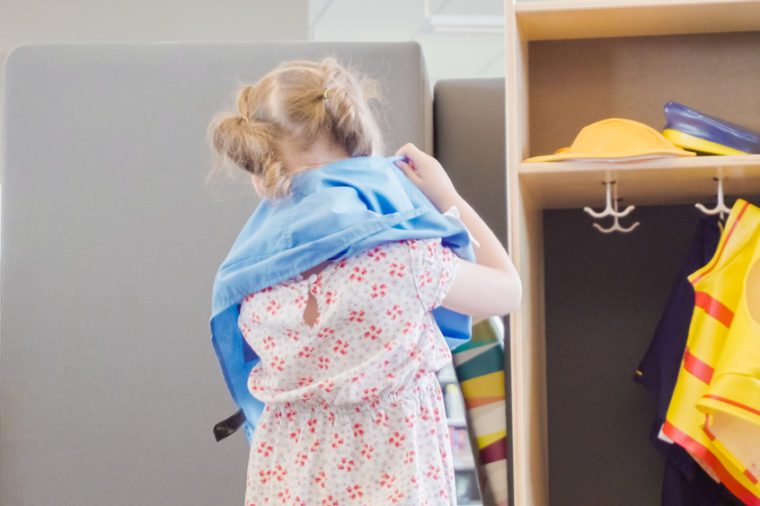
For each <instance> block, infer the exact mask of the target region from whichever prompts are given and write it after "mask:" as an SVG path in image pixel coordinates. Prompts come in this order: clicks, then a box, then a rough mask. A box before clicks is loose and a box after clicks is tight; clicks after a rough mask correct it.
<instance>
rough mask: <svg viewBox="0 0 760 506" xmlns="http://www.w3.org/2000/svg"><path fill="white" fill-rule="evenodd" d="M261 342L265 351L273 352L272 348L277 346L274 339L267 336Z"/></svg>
mask: <svg viewBox="0 0 760 506" xmlns="http://www.w3.org/2000/svg"><path fill="white" fill-rule="evenodd" d="M261 342H262V344H263V346H264V349H265V350H271V349H272V348H274V347H275V346H277V344H276V343H275V342H274V337H272V336H266V337H265V338H264V339H262V340H261Z"/></svg>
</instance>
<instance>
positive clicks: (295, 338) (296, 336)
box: [285, 329, 301, 341]
mask: <svg viewBox="0 0 760 506" xmlns="http://www.w3.org/2000/svg"><path fill="white" fill-rule="evenodd" d="M285 335H286V336H288V337H289V338H290V339H292V340H293V341H298V340H299V339H300V337H301V333H300V332H298V331H297V330H295V329H286V330H285Z"/></svg>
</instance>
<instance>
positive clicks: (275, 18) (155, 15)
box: [0, 0, 309, 171]
mask: <svg viewBox="0 0 760 506" xmlns="http://www.w3.org/2000/svg"><path fill="white" fill-rule="evenodd" d="M308 18H309V16H308V2H307V0H216V1H208V0H206V1H198V0H195V1H192V2H186V1H182V0H109V1H107V2H94V1H92V0H66V1H63V2H62V1H60V0H34V1H32V2H25V1H23V0H6V1H5V2H2V3H0V61H2V60H4V59H5V57H6V55H7V54H8V52H9V51H11V49H13V47H15V46H17V45H19V44H29V43H37V44H38V43H50V42H158V41H163V42H166V41H218V42H223V41H235V42H251V41H257V40H306V39H307V38H308ZM1 80H2V69H1V68H0V82H1ZM50 85H51V86H55V85H56V83H50ZM0 86H1V85H0ZM2 93H3V90H2V88H1V87H0V96H2ZM2 113H3V111H2V101H0V118H2V116H3V114H2ZM2 128H3V126H2V123H0V132H1V131H2ZM0 171H2V167H0Z"/></svg>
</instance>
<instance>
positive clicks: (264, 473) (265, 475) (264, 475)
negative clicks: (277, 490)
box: [259, 469, 272, 484]
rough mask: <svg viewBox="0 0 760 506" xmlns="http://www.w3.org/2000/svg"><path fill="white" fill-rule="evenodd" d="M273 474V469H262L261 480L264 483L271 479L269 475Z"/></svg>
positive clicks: (260, 472) (260, 471)
mask: <svg viewBox="0 0 760 506" xmlns="http://www.w3.org/2000/svg"><path fill="white" fill-rule="evenodd" d="M271 475H272V471H271V469H267V470H266V471H265V470H263V469H261V470H259V481H260V482H261V483H262V484H265V483H267V482H268V481H269V477H270V476H271Z"/></svg>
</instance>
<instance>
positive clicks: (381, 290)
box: [370, 283, 388, 299]
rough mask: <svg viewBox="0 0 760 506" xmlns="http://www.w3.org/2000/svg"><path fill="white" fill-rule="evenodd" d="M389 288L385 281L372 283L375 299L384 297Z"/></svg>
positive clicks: (372, 294)
mask: <svg viewBox="0 0 760 506" xmlns="http://www.w3.org/2000/svg"><path fill="white" fill-rule="evenodd" d="M387 288H388V286H387V285H386V284H385V283H372V293H371V294H370V295H371V296H372V298H373V299H376V298H378V297H383V296H384V295H385V290H386V289H387Z"/></svg>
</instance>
